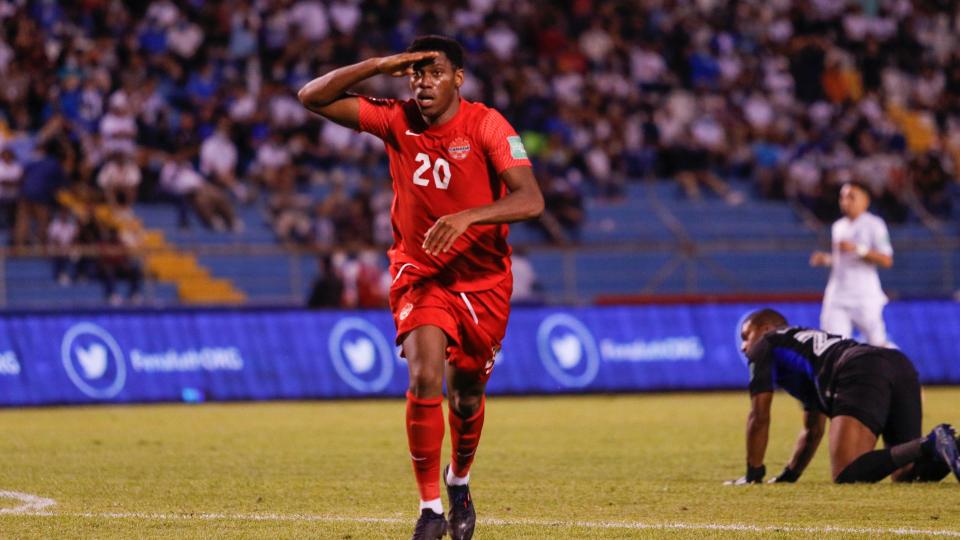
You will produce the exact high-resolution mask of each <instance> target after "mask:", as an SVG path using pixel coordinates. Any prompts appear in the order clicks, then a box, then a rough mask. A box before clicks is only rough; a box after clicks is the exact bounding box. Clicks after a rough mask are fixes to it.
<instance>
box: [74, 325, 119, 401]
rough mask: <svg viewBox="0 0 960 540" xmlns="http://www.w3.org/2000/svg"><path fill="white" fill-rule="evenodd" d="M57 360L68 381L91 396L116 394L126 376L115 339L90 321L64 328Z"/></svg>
mask: <svg viewBox="0 0 960 540" xmlns="http://www.w3.org/2000/svg"><path fill="white" fill-rule="evenodd" d="M60 359H61V361H62V362H63V369H64V371H66V372H67V377H69V378H70V381H71V382H73V384H74V385H75V386H76V387H77V388H78V389H80V391H81V392H83V393H84V394H86V395H87V396H89V397H92V398H94V399H109V398H112V397H113V396H115V395H117V394H118V393H119V392H120V390H122V389H123V385H124V383H125V382H126V379H127V364H126V360H125V359H124V357H123V351H121V350H120V345H119V344H117V340H115V339H114V338H113V336H111V335H110V333H109V332H107V331H106V330H104V329H103V328H101V327H100V326H97V325H95V324H93V323H88V322H83V323H78V324H75V325H73V326H71V327H70V328H69V329H68V330H67V332H66V334H64V336H63V341H62V342H61V344H60Z"/></svg>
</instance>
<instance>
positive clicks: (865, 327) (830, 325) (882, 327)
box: [820, 303, 890, 347]
mask: <svg viewBox="0 0 960 540" xmlns="http://www.w3.org/2000/svg"><path fill="white" fill-rule="evenodd" d="M854 327H856V329H857V330H859V331H860V333H861V334H862V335H863V340H864V341H866V342H867V343H868V344H870V345H874V346H877V347H887V346H889V345H890V343H889V342H888V340H887V326H886V324H884V322H883V304H880V303H873V304H864V305H859V306H844V305H836V304H824V305H823V309H822V310H821V311H820V328H821V329H822V330H823V331H824V332H827V333H828V334H837V335H840V336H843V337H845V338H849V337H852V336H853V328H854Z"/></svg>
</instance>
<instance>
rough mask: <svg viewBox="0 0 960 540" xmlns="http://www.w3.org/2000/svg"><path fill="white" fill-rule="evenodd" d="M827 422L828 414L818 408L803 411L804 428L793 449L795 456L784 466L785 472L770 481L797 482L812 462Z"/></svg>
mask: <svg viewBox="0 0 960 540" xmlns="http://www.w3.org/2000/svg"><path fill="white" fill-rule="evenodd" d="M826 423H827V417H826V415H824V414H822V413H820V412H819V411H816V410H809V411H803V430H802V431H801V432H800V435H799V436H798V437H797V444H796V446H795V447H794V449H793V457H791V458H790V461H789V462H788V463H787V466H786V467H784V469H783V472H782V473H780V474H779V475H777V476H775V477H773V478H771V479H770V483H771V484H773V483H777V482H796V481H797V480H798V479H799V478H800V475H801V474H803V471H804V470H805V469H806V468H807V465H809V464H810V460H811V459H813V456H814V454H816V453H817V447H819V446H820V440H821V439H823V431H824V427H825V425H826Z"/></svg>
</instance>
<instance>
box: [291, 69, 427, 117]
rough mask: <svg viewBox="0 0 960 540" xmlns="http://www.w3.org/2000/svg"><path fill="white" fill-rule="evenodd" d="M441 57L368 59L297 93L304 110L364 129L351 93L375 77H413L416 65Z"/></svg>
mask: <svg viewBox="0 0 960 540" xmlns="http://www.w3.org/2000/svg"><path fill="white" fill-rule="evenodd" d="M438 54H439V53H437V52H433V51H421V52H413V53H400V54H394V55H391V56H384V57H382V58H368V59H367V60H364V61H362V62H358V63H356V64H352V65H349V66H344V67H341V68H337V69H335V70H333V71H331V72H330V73H327V74H325V75H322V76H320V77H317V78H316V79H313V80H312V81H310V82H308V83H307V84H305V85H304V86H303V88H301V89H300V91H299V92H297V98H298V99H299V100H300V103H302V104H303V106H304V107H306V108H307V109H310V110H311V111H313V112H315V113H317V114H319V115H320V116H323V117H324V118H327V119H328V120H332V121H334V122H336V123H338V124H340V125H341V126H346V127H348V128H352V129H358V128H359V127H360V104H359V101H358V99H357V98H356V97H354V96H351V95H349V94H347V90H349V89H350V88H352V87H353V86H355V85H357V84H358V83H360V82H362V81H364V80H366V79H369V78H370V77H373V76H375V75H380V74H385V75H390V76H392V77H404V76H409V75H410V74H411V73H412V71H413V64H415V63H417V62H420V61H421V60H426V59H431V58H436V57H437V55H438Z"/></svg>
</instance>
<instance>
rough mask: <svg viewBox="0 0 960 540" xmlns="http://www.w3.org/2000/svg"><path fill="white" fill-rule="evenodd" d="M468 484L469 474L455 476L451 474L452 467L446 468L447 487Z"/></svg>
mask: <svg viewBox="0 0 960 540" xmlns="http://www.w3.org/2000/svg"><path fill="white" fill-rule="evenodd" d="M469 483H470V473H467V475H466V476H457V475H455V474H453V467H447V485H448V486H465V485H467V484H469Z"/></svg>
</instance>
